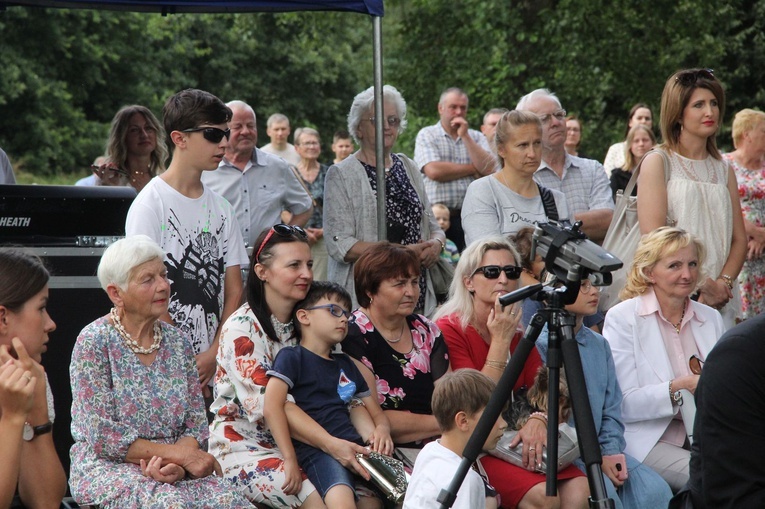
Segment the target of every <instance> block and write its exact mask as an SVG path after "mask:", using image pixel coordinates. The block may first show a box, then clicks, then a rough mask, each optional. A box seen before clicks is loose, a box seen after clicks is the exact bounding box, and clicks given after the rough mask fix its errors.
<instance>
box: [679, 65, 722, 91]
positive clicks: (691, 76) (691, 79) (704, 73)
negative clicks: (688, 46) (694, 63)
mask: <svg viewBox="0 0 765 509" xmlns="http://www.w3.org/2000/svg"><path fill="white" fill-rule="evenodd" d="M699 78H701V79H705V80H714V79H715V73H714V71H713V70H712V69H692V70H688V71H681V72H679V73H678V74H677V76H675V81H676V82H677V83H680V84H681V85H683V86H686V87H689V86H691V85H695V84H696V82H697V81H698V80H699Z"/></svg>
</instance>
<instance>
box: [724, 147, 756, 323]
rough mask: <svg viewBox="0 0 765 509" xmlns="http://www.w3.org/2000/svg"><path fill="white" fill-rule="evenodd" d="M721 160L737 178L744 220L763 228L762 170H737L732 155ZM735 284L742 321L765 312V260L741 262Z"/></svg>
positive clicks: (737, 166) (738, 166) (738, 168)
mask: <svg viewBox="0 0 765 509" xmlns="http://www.w3.org/2000/svg"><path fill="white" fill-rule="evenodd" d="M723 158H724V159H725V160H726V161H728V163H730V165H731V168H733V171H734V172H735V174H736V181H737V182H738V195H739V198H740V199H741V212H742V213H743V215H744V219H746V220H748V221H751V222H752V223H754V224H755V225H757V226H763V225H765V166H763V168H762V169H761V170H748V169H746V168H744V167H742V166H740V165H739V164H738V163H737V162H736V160H735V159H733V157H732V156H731V154H725V155H724V156H723ZM738 284H739V288H740V290H741V310H742V314H743V317H744V319H746V318H751V317H753V316H756V315H758V314H760V313H762V312H763V311H765V256H761V257H760V258H756V259H754V260H746V261H744V266H743V267H742V268H741V272H740V273H739V275H738Z"/></svg>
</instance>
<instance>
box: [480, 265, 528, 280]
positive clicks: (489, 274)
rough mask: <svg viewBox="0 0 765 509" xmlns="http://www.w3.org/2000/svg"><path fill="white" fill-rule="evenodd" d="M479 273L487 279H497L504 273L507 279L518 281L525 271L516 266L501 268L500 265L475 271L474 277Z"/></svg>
mask: <svg viewBox="0 0 765 509" xmlns="http://www.w3.org/2000/svg"><path fill="white" fill-rule="evenodd" d="M479 272H480V273H481V274H483V277H485V278H486V279H497V278H498V277H499V273H500V272H504V273H505V276H507V279H518V278H519V277H521V272H523V269H522V268H521V267H517V266H515V265H505V266H504V267H500V266H499V265H486V266H484V267H478V268H477V269H475V270H474V271H473V274H472V275H476V274H478V273H479Z"/></svg>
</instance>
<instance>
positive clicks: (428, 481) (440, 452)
mask: <svg viewBox="0 0 765 509" xmlns="http://www.w3.org/2000/svg"><path fill="white" fill-rule="evenodd" d="M495 388H496V384H495V383H494V381H493V380H492V379H491V378H489V377H488V376H486V375H484V374H483V373H481V372H480V371H478V370H475V369H469V368H467V369H458V370H457V371H453V372H450V373H446V374H445V375H444V376H442V377H441V378H439V379H438V381H437V382H436V387H435V389H434V390H433V397H432V399H431V406H432V408H433V415H434V416H435V418H436V421H437V422H438V427H439V428H440V429H441V438H440V439H438V440H436V441H435V442H430V443H429V444H427V445H426V446H425V447H423V448H422V451H420V454H419V455H418V456H417V461H415V464H414V471H413V472H412V478H411V481H410V482H409V487H408V488H407V490H406V498H405V499H404V509H424V508H430V507H433V508H436V507H440V503H439V502H438V501H437V500H436V499H437V497H438V494H439V493H440V492H441V490H442V489H445V488H447V487H448V486H449V484H450V483H451V480H452V478H453V477H454V473H455V472H456V471H457V468H458V467H459V464H460V462H461V461H462V453H463V451H464V449H465V445H467V442H468V440H469V439H470V436H471V435H472V434H473V431H474V430H475V427H476V425H477V424H478V420H479V419H480V418H481V416H482V415H483V411H484V409H485V408H486V405H487V404H488V403H489V399H490V398H491V395H492V392H493V391H494V389H495ZM506 426H507V423H506V422H505V420H504V419H503V418H502V417H501V416H500V417H498V418H497V422H496V423H494V427H493V428H492V430H491V432H490V433H489V436H488V437H486V442H485V443H484V444H483V450H484V451H490V450H492V449H494V448H495V447H496V446H497V442H499V439H500V438H502V433H503V432H504V430H505V427H506ZM452 507H453V508H456V509H476V508H484V507H497V499H496V497H495V496H487V486H486V484H485V482H484V480H483V478H482V477H481V475H480V474H479V473H478V472H476V471H474V470H472V469H470V470H468V472H467V475H466V476H465V480H464V481H463V483H462V486H460V489H459V491H458V492H457V498H456V500H455V501H454V504H453V505H452Z"/></svg>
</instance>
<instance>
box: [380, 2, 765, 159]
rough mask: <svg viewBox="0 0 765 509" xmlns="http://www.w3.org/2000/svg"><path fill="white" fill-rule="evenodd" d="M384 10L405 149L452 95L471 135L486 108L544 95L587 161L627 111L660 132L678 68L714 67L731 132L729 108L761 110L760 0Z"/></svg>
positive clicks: (725, 136)
mask: <svg viewBox="0 0 765 509" xmlns="http://www.w3.org/2000/svg"><path fill="white" fill-rule="evenodd" d="M387 9H388V11H387V13H386V15H387V16H388V17H390V18H394V19H395V23H394V27H391V28H389V30H391V31H393V32H394V33H393V35H392V36H391V37H389V39H391V40H393V41H394V43H395V45H396V47H395V49H394V50H393V55H392V56H391V50H390V48H388V53H387V54H386V55H388V56H387V57H386V61H387V62H388V63H389V65H388V69H387V74H386V81H388V82H391V83H393V84H395V85H397V86H399V87H400V88H401V89H402V91H403V93H404V96H405V97H406V99H407V101H408V102H409V106H410V108H411V109H412V111H414V112H416V113H418V114H419V115H420V116H418V117H416V118H415V119H414V121H412V122H410V124H411V125H412V129H411V132H409V133H407V134H406V136H405V137H403V139H402V142H403V144H404V145H405V147H406V149H407V150H411V149H412V148H413V140H414V136H415V135H416V131H417V129H418V128H419V127H421V126H423V125H427V124H431V123H433V122H435V120H436V118H437V116H436V101H437V97H438V94H439V92H440V91H441V90H443V89H444V88H446V87H449V86H459V87H461V88H464V89H465V90H466V91H467V92H468V93H469V95H470V99H471V101H470V110H471V111H470V112H469V117H470V118H469V120H470V122H471V125H472V126H478V125H479V124H480V122H481V115H482V114H483V112H485V111H486V110H488V109H489V108H493V107H507V108H513V107H514V106H515V104H516V103H517V101H518V99H519V98H520V97H521V96H522V95H523V94H525V93H527V92H530V91H531V90H533V89H535V88H539V87H547V88H550V89H551V90H553V91H554V92H555V93H556V94H557V95H558V96H559V97H560V98H561V101H562V103H563V105H564V107H565V108H566V109H567V110H568V111H569V112H572V113H577V114H578V115H579V116H580V117H581V118H582V119H583V122H584V135H583V142H582V149H583V152H584V153H586V154H590V155H591V156H592V157H595V158H602V157H603V156H604V155H605V153H606V150H607V148H608V146H609V145H610V144H611V143H614V142H616V141H619V140H620V139H622V137H623V136H624V129H625V127H626V116H627V112H628V110H629V108H630V107H631V106H632V104H634V103H636V102H647V103H648V104H649V105H651V107H652V108H653V111H654V118H655V120H656V122H655V127H656V131H657V133H658V116H659V104H660V99H661V92H662V89H663V87H664V82H665V81H666V79H667V77H668V76H669V75H670V74H672V73H673V72H674V71H675V70H677V69H681V68H686V67H709V68H713V69H715V74H716V75H717V76H718V77H719V78H720V79H721V80H722V82H723V84H724V85H725V86H726V89H727V95H728V107H727V109H726V116H725V121H726V122H727V124H728V125H729V124H730V120H731V118H732V115H733V114H734V113H735V111H738V110H740V109H742V108H745V107H759V108H761V109H762V108H763V107H764V106H765V105H763V100H764V99H765V86H764V85H763V83H765V80H764V79H763V78H765V76H764V74H765V65H763V64H765V61H764V60H765V35H763V34H765V2H764V1H762V0H750V1H741V0H734V1H732V2H728V3H722V4H721V3H719V2H708V1H705V2H700V1H698V0H679V1H677V2H638V1H635V0H559V1H554V0H542V1H530V0H529V1H519V0H510V1H506V2H489V1H485V0H462V1H460V2H453V1H451V0H391V1H390V2H388V4H387ZM729 130H730V129H729V127H726V128H724V129H723V132H722V134H721V136H720V137H719V142H720V144H721V145H723V146H729V145H730V137H729Z"/></svg>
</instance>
